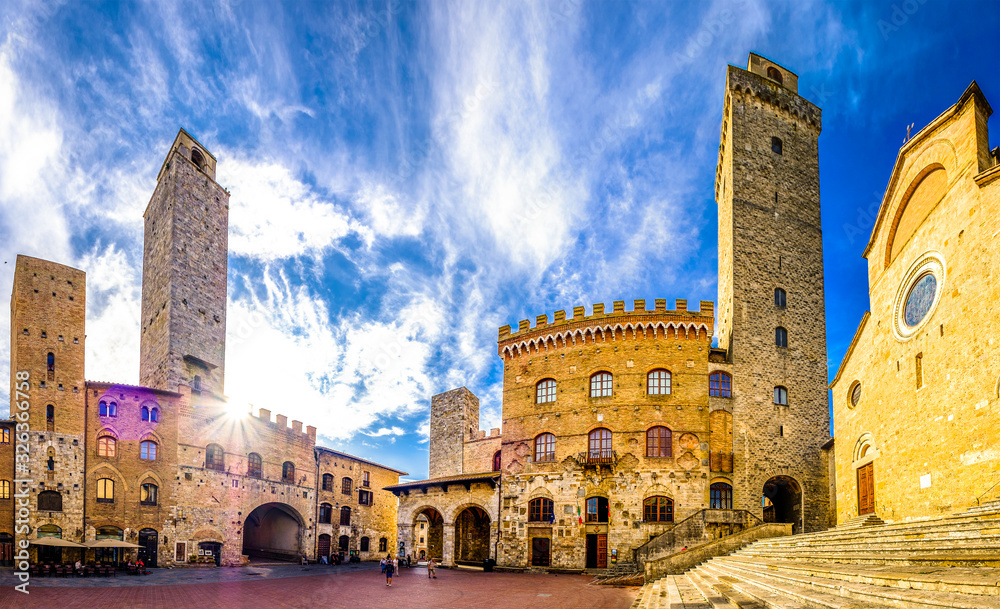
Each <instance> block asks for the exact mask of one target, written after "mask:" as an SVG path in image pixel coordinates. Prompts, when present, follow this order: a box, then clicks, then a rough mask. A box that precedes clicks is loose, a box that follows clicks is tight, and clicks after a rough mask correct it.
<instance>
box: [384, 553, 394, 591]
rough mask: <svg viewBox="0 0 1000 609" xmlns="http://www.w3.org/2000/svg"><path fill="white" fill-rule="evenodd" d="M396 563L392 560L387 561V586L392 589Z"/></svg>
mask: <svg viewBox="0 0 1000 609" xmlns="http://www.w3.org/2000/svg"><path fill="white" fill-rule="evenodd" d="M394 563H395V561H394V560H392V559H389V560H386V561H385V585H386V586H389V587H392V574H393V573H395V571H396V567H395V565H394Z"/></svg>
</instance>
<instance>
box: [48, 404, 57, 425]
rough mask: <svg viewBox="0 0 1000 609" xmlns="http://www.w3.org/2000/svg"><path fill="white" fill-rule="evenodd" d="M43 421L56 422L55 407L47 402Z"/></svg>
mask: <svg viewBox="0 0 1000 609" xmlns="http://www.w3.org/2000/svg"><path fill="white" fill-rule="evenodd" d="M45 422H46V423H55V422H56V407H55V406H53V405H52V404H49V405H48V406H46V407H45Z"/></svg>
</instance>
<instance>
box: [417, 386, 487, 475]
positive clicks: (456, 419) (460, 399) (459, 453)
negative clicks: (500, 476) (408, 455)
mask: <svg viewBox="0 0 1000 609" xmlns="http://www.w3.org/2000/svg"><path fill="white" fill-rule="evenodd" d="M478 431H479V398H477V397H476V396H475V395H473V393H472V392H471V391H469V390H468V389H466V388H465V387H459V388H458V389H452V390H451V391H446V392H444V393H439V394H438V395H435V396H433V397H432V398H431V433H430V443H431V446H433V447H434V450H432V451H431V454H430V462H429V473H428V477H430V478H439V477H441V476H453V475H455V474H461V473H462V472H463V466H464V461H465V440H466V438H468V437H470V435H472V434H474V433H476V432H478ZM489 469H490V468H487V469H486V470H485V471H489Z"/></svg>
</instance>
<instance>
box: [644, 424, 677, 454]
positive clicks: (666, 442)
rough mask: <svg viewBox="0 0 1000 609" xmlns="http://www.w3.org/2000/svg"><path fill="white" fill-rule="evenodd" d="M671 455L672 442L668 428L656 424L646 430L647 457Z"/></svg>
mask: <svg viewBox="0 0 1000 609" xmlns="http://www.w3.org/2000/svg"><path fill="white" fill-rule="evenodd" d="M673 455H674V444H673V441H672V436H671V433H670V430H669V429H667V428H666V427H663V426H657V427H650V428H649V429H648V430H646V456H647V457H672V456H673Z"/></svg>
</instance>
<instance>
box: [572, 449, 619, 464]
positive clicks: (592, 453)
mask: <svg viewBox="0 0 1000 609" xmlns="http://www.w3.org/2000/svg"><path fill="white" fill-rule="evenodd" d="M579 460H580V462H581V463H583V464H584V465H611V466H613V465H614V464H615V463H617V462H618V453H616V452H615V451H613V450H611V449H610V448H592V449H590V450H587V451H584V452H582V453H580V459H579Z"/></svg>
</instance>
